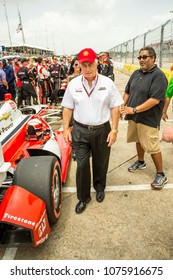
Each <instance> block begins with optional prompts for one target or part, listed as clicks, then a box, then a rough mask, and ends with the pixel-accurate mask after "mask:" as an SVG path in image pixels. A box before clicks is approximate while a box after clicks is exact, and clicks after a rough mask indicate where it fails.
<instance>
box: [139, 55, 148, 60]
mask: <svg viewBox="0 0 173 280" xmlns="http://www.w3.org/2000/svg"><path fill="white" fill-rule="evenodd" d="M148 57H151V56H150V55H143V56H142V55H140V56H138V60H141V59H144V60H145V59H147V58H148Z"/></svg>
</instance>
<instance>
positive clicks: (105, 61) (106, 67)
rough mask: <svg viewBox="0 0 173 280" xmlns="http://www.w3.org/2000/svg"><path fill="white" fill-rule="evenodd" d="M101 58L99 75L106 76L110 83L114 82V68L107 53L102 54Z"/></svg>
mask: <svg viewBox="0 0 173 280" xmlns="http://www.w3.org/2000/svg"><path fill="white" fill-rule="evenodd" d="M101 58H102V66H101V72H100V74H102V75H104V76H107V77H108V78H110V79H111V80H112V81H114V80H115V77H114V67H113V62H112V61H111V60H110V57H109V53H108V52H103V53H102V55H101Z"/></svg>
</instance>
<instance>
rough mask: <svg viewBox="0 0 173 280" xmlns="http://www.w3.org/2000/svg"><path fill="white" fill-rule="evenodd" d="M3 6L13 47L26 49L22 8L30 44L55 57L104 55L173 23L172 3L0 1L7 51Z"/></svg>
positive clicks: (147, 0)
mask: <svg viewBox="0 0 173 280" xmlns="http://www.w3.org/2000/svg"><path fill="white" fill-rule="evenodd" d="M4 1H5V4H6V9H7V15H8V21H9V26H10V34H11V39H12V43H13V44H16V43H17V42H19V43H22V34H21V32H20V33H17V32H16V29H17V26H18V24H19V17H18V11H17V5H18V7H19V10H20V14H21V18H22V23H23V30H24V36H25V41H26V43H27V44H30V45H37V46H40V47H45V48H49V49H53V50H55V51H56V53H57V54H73V53H78V52H79V51H80V50H81V49H83V48H85V47H91V48H93V49H94V50H95V51H96V52H101V51H104V50H105V51H106V50H108V49H110V48H112V47H114V46H116V45H118V44H120V43H123V42H125V41H128V40H129V39H132V38H134V37H136V36H137V35H141V34H143V33H144V32H146V31H148V30H149V29H153V28H155V27H157V26H159V25H161V24H163V23H164V22H166V21H167V20H168V19H171V18H173V13H170V11H173V2H172V1H170V0H145V1H144V0H0V45H1V44H2V42H7V43H8V45H9V33H8V28H7V20H6V17H5V8H4V6H3V3H4ZM171 2H172V3H171Z"/></svg>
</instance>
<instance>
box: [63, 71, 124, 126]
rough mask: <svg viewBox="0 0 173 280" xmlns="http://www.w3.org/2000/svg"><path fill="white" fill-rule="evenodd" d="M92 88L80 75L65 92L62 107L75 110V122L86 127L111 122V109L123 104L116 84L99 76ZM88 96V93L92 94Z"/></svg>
mask: <svg viewBox="0 0 173 280" xmlns="http://www.w3.org/2000/svg"><path fill="white" fill-rule="evenodd" d="M97 75H98V76H97V78H96V80H94V81H93V85H92V88H90V87H89V85H88V82H87V80H85V79H84V77H83V75H80V76H78V77H76V78H74V79H73V80H71V81H70V82H69V84H68V86H67V89H66V91H65V94H64V97H63V100H62V104H61V105H62V106H63V107H66V108H69V109H72V110H73V117H74V120H76V121H77V122H80V123H82V124H86V125H100V124H103V123H105V122H107V121H109V119H110V117H111V109H112V108H115V107H118V106H120V105H121V104H123V99H122V97H121V95H120V92H119V91H118V89H117V87H116V86H115V84H114V82H113V81H112V80H111V79H110V78H108V77H106V76H103V75H100V74H97ZM92 89H93V91H92V93H91V95H89V96H88V94H87V92H88V93H89V92H91V90H92Z"/></svg>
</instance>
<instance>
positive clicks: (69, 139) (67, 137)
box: [63, 129, 72, 143]
mask: <svg viewBox="0 0 173 280" xmlns="http://www.w3.org/2000/svg"><path fill="white" fill-rule="evenodd" d="M63 136H64V140H65V142H66V143H71V142H72V136H71V132H70V130H69V129H65V130H64V131H63Z"/></svg>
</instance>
